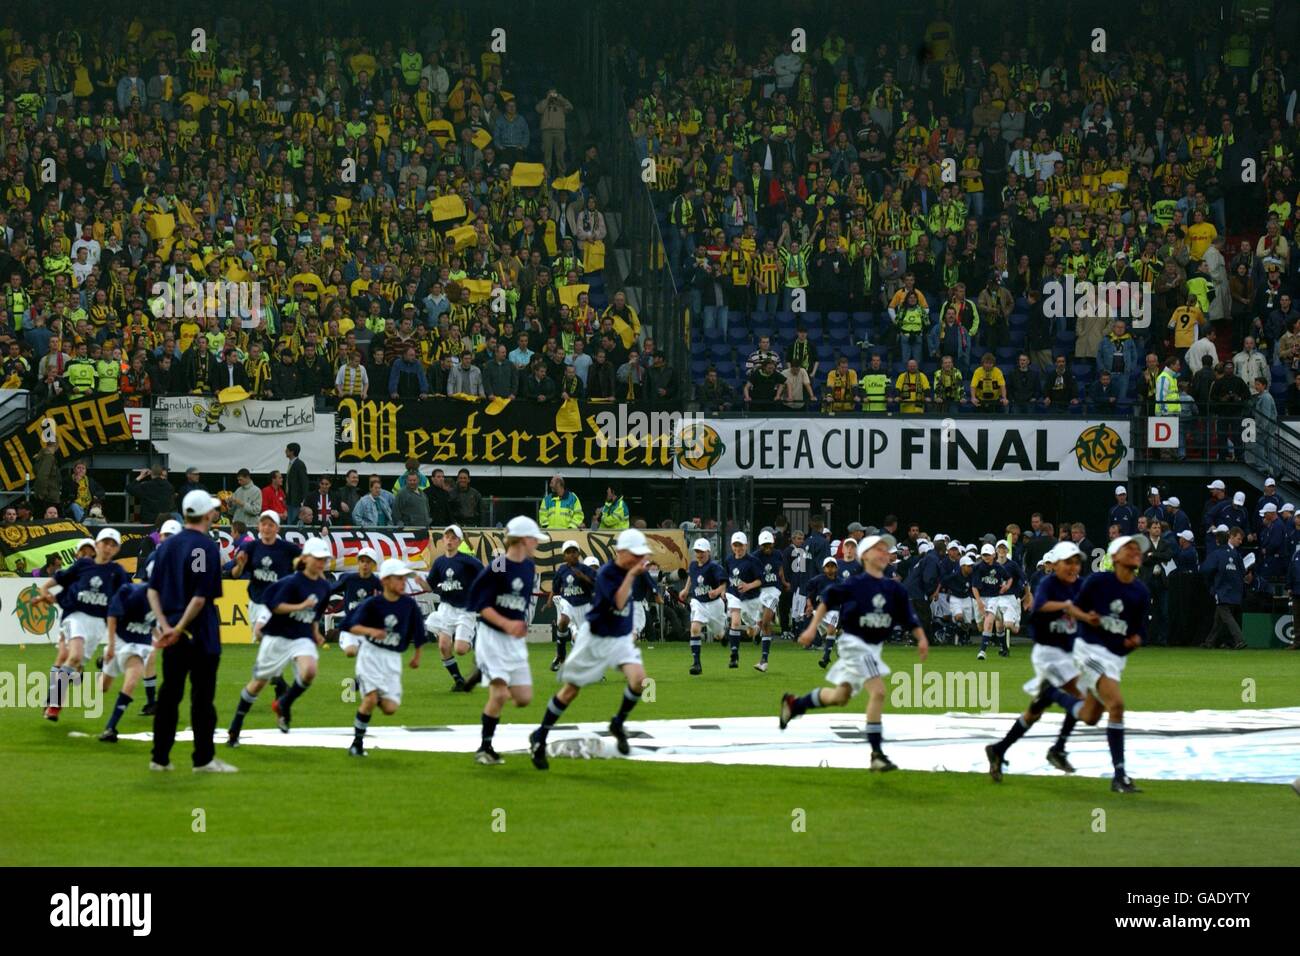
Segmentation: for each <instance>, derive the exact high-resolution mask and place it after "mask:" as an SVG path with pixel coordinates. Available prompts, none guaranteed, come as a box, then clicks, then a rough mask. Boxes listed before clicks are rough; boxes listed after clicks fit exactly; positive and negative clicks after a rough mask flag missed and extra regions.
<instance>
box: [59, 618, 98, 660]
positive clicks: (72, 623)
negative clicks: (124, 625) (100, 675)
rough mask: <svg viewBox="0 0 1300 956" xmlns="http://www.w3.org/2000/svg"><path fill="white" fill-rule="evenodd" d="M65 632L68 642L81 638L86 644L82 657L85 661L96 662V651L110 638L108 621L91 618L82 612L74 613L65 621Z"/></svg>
mask: <svg viewBox="0 0 1300 956" xmlns="http://www.w3.org/2000/svg"><path fill="white" fill-rule="evenodd" d="M63 630H64V633H66V634H67V635H68V640H70V641H71V640H75V639H76V638H81V639H82V640H83V641H85V642H86V645H85V649H84V650H83V651H82V652H81V656H82V658H83V659H85V660H88V661H89V660H94V657H95V649H96V648H97V647H99V645H100V643H101V642H102V641H104V640H106V639H107V638H108V621H107V620H105V619H104V618H102V617H91V616H90V615H89V614H85V613H83V612H81V611H73V612H72V613H71V614H69V615H68V616H67V617H65V618H64V619H63Z"/></svg>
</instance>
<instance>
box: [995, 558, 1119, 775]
mask: <svg viewBox="0 0 1300 956" xmlns="http://www.w3.org/2000/svg"><path fill="white" fill-rule="evenodd" d="M1045 560H1046V561H1048V562H1049V563H1050V564H1051V565H1052V573H1051V574H1050V575H1048V576H1046V577H1044V578H1043V580H1042V581H1041V582H1040V583H1039V585H1038V588H1037V589H1036V590H1035V591H1034V603H1033V606H1032V609H1031V610H1030V613H1029V626H1030V630H1031V631H1032V632H1033V638H1034V649H1033V651H1032V654H1031V658H1030V659H1031V661H1032V662H1033V665H1034V677H1033V679H1032V680H1030V681H1029V683H1027V684H1025V692H1026V693H1029V694H1032V695H1033V697H1034V699H1033V701H1032V702H1031V703H1030V704H1029V708H1028V709H1027V710H1026V711H1025V712H1024V713H1023V714H1021V715H1020V717H1019V718H1017V719H1016V722H1015V723H1014V724H1012V725H1011V729H1010V730H1009V731H1007V735H1006V736H1005V737H1003V738H1002V740H1001V741H999V742H998V743H996V744H989V745H988V746H987V747H985V748H984V754H985V756H987V757H988V758H989V775H990V776H991V777H992V778H993V782H994V783H998V782H1000V781H1001V780H1002V765H1003V762H1004V761H1005V758H1006V754H1007V751H1008V750H1009V749H1011V745H1012V744H1014V743H1015V742H1016V741H1017V740H1019V739H1020V738H1021V737H1023V736H1024V735H1025V732H1026V731H1027V730H1029V728H1030V727H1032V726H1033V725H1034V724H1036V723H1038V718H1040V717H1041V716H1043V711H1045V710H1047V708H1048V707H1050V706H1051V705H1052V694H1051V689H1052V688H1053V687H1058V688H1061V689H1063V690H1065V691H1067V692H1068V693H1069V694H1070V695H1071V696H1072V697H1078V696H1079V688H1078V685H1077V683H1076V682H1077V680H1078V678H1079V668H1078V666H1077V665H1076V664H1075V662H1074V639H1075V635H1076V634H1077V633H1078V630H1079V622H1080V621H1086V622H1088V623H1090V624H1093V625H1095V624H1097V623H1098V622H1099V621H1100V616H1099V615H1097V614H1096V612H1093V613H1091V614H1085V613H1084V612H1083V611H1080V610H1079V608H1078V607H1076V606H1075V604H1074V600H1075V598H1076V597H1078V595H1079V589H1080V588H1081V587H1082V584H1081V582H1080V580H1079V569H1080V566H1081V565H1082V564H1083V552H1081V551H1080V550H1079V548H1078V546H1077V545H1076V544H1074V542H1072V541H1065V542H1062V543H1061V544H1058V545H1057V546H1056V547H1055V548H1053V549H1052V550H1051V551H1049V552H1048V553H1047V555H1046V558H1045ZM1075 722H1076V721H1075V718H1074V717H1073V716H1072V715H1071V714H1069V713H1067V714H1066V715H1065V722H1064V723H1063V724H1062V725H1061V732H1060V735H1059V736H1058V737H1057V738H1056V743H1055V744H1054V745H1053V746H1052V747H1051V748H1049V749H1048V751H1047V761H1048V763H1050V764H1051V765H1052V766H1053V767H1056V768H1057V769H1058V770H1063V771H1064V772H1066V773H1074V767H1073V766H1071V765H1070V761H1069V760H1068V759H1067V758H1066V755H1065V741H1066V738H1068V737H1069V736H1070V731H1071V730H1073V729H1074V725H1075Z"/></svg>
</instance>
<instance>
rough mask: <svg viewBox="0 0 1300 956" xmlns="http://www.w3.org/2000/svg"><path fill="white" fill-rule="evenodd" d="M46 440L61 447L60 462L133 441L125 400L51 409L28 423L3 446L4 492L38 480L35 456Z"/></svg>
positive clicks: (100, 399)
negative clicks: (28, 480)
mask: <svg viewBox="0 0 1300 956" xmlns="http://www.w3.org/2000/svg"><path fill="white" fill-rule="evenodd" d="M47 440H50V441H55V442H57V443H58V446H59V448H58V455H59V458H60V460H63V459H66V458H75V457H77V456H79V455H88V454H91V453H93V452H97V451H100V450H102V449H104V448H106V447H107V446H109V445H111V444H113V443H114V442H120V441H130V440H131V425H130V423H129V422H128V421H127V418H126V414H125V409H124V407H123V405H122V396H121V395H119V394H117V393H116V392H115V393H113V394H111V395H97V396H92V397H90V398H82V399H78V400H76V401H72V402H68V403H67V404H65V405H51V406H50V407H49V408H45V409H42V410H41V411H40V412H38V413H37V414H36V415H34V416H32V417H31V418H30V419H28V421H27V423H26V424H24V425H23V426H22V427H20V428H19V429H18V430H17V431H15V432H14V433H13V434H12V435H10V436H9V437H8V438H6V439H5V440H4V441H3V443H0V485H3V486H4V490H5V491H17V490H18V489H19V488H22V487H23V486H24V485H25V484H26V482H27V479H28V477H29V476H31V477H35V475H36V465H35V459H36V455H37V453H38V452H39V451H40V450H41V445H42V444H44V443H45V442H46V441H47Z"/></svg>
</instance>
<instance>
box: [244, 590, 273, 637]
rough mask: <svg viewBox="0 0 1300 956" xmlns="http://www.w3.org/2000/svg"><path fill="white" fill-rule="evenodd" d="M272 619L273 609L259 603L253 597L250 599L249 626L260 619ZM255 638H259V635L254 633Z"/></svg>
mask: <svg viewBox="0 0 1300 956" xmlns="http://www.w3.org/2000/svg"><path fill="white" fill-rule="evenodd" d="M270 619H271V609H270V608H268V607H267V606H266V605H265V604H258V603H257V602H256V601H254V600H253V599H252V598H249V600H248V626H249V627H250V628H251V627H253V626H254V625H256V624H257V622H258V621H259V620H262V621H269V620H270ZM253 640H257V635H256V634H254V635H253Z"/></svg>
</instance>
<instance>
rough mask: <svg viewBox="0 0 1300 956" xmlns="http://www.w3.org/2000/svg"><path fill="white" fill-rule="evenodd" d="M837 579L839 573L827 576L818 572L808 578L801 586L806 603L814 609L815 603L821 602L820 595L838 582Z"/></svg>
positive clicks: (815, 607)
mask: <svg viewBox="0 0 1300 956" xmlns="http://www.w3.org/2000/svg"><path fill="white" fill-rule="evenodd" d="M839 580H840V579H839V575H836V576H835V577H833V578H828V577H827V576H826V575H825V574H819V575H817V576H816V577H815V578H809V579H808V583H807V584H805V585H804V586H803V593H804V596H805V597H807V598H808V604H809V605H810V606H811V607H812V608H813V610H816V609H817V605H818V604H820V603H821V599H822V595H824V594H825V593H826V589H827V588H829V587H831V586H832V585H834V584H836V583H838V582H839Z"/></svg>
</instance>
